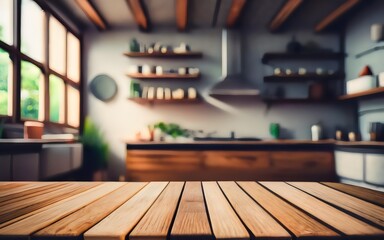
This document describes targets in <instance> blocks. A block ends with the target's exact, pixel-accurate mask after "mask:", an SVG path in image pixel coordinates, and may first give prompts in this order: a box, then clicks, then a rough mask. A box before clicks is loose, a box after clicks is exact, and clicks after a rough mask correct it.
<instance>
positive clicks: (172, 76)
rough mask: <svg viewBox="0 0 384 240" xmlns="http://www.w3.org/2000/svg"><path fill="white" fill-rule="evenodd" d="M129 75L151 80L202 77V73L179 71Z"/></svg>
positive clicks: (129, 74) (129, 75)
mask: <svg viewBox="0 0 384 240" xmlns="http://www.w3.org/2000/svg"><path fill="white" fill-rule="evenodd" d="M127 76H128V77H131V78H136V79H143V80H146V79H147V80H149V79H197V78H199V77H200V74H185V75H180V74H177V73H165V74H161V75H157V74H154V73H152V74H142V73H128V74H127Z"/></svg>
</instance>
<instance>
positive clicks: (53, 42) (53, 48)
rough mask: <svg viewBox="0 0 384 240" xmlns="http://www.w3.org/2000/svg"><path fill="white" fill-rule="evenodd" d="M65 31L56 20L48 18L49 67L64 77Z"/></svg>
mask: <svg viewBox="0 0 384 240" xmlns="http://www.w3.org/2000/svg"><path fill="white" fill-rule="evenodd" d="M65 36H66V29H65V27H64V26H63V24H61V23H60V22H59V21H58V20H57V19H56V18H54V17H50V18H49V67H50V68H51V69H53V70H55V71H56V72H58V73H60V74H62V75H65V40H66V39H65Z"/></svg>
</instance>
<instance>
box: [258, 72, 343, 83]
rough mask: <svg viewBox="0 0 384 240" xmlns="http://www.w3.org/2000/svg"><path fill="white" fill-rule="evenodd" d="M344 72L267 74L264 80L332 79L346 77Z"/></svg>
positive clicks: (299, 80)
mask: <svg viewBox="0 0 384 240" xmlns="http://www.w3.org/2000/svg"><path fill="white" fill-rule="evenodd" d="M344 77H345V76H344V74H339V73H336V74H330V75H325V74H324V75H318V74H314V73H308V74H305V75H299V74H292V75H272V76H265V77H264V82H301V81H330V80H338V79H344Z"/></svg>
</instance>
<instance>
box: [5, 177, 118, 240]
mask: <svg viewBox="0 0 384 240" xmlns="http://www.w3.org/2000/svg"><path fill="white" fill-rule="evenodd" d="M122 185H123V183H119V182H110V183H103V184H101V185H98V186H96V187H94V188H92V189H90V190H88V191H85V192H83V193H80V194H77V195H75V196H72V197H70V198H68V199H67V200H64V201H61V202H58V203H55V204H52V205H50V206H48V207H47V208H46V209H45V211H42V212H39V213H37V214H34V215H32V216H29V217H27V218H24V219H21V220H20V221H17V222H14V223H12V224H10V225H8V226H5V227H3V228H0V238H1V237H3V238H8V237H9V238H12V237H16V236H17V237H18V238H19V239H29V235H31V234H32V233H34V232H36V231H38V230H40V229H42V228H44V227H46V226H48V225H50V224H52V223H54V222H56V221H58V220H59V219H61V218H63V217H65V216H67V215H69V214H71V213H73V212H75V211H77V210H78V209H80V208H82V207H84V206H86V205H88V204H90V203H91V202H93V201H95V200H97V199H99V198H101V197H102V196H104V195H106V194H108V193H110V192H112V191H114V190H116V189H117V188H119V187H121V186H122Z"/></svg>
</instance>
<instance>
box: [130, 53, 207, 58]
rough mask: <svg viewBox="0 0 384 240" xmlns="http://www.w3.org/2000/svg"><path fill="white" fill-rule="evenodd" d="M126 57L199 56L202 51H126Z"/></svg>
mask: <svg viewBox="0 0 384 240" xmlns="http://www.w3.org/2000/svg"><path fill="white" fill-rule="evenodd" d="M124 55H125V56H127V57H132V58H201V57H202V56H203V53H201V52H183V53H175V52H168V53H162V52H153V53H147V52H126V53H124Z"/></svg>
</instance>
